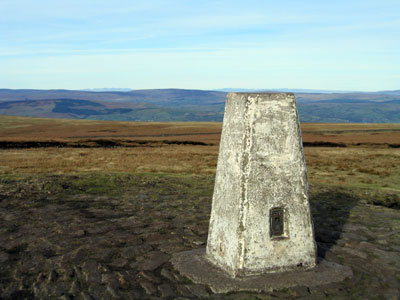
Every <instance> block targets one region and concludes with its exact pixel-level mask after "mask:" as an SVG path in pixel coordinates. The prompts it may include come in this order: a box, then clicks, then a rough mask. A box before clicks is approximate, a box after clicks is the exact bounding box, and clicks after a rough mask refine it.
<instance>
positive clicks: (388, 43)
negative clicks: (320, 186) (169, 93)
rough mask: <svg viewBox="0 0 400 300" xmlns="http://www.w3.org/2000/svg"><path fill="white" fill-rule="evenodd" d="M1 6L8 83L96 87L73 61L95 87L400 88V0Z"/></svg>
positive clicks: (0, 52) (2, 70) (1, 51)
mask: <svg viewBox="0 0 400 300" xmlns="http://www.w3.org/2000/svg"><path fill="white" fill-rule="evenodd" d="M0 11H2V18H1V19H0V65H1V67H0V84H1V85H3V84H5V83H7V85H8V86H10V87H24V86H28V85H29V86H31V87H33V86H32V85H34V84H39V81H40V85H41V86H42V87H45V82H48V86H52V87H55V85H57V82H58V84H59V86H58V87H63V85H65V82H70V83H71V87H73V86H74V84H75V85H76V88H81V87H87V86H89V84H88V83H86V82H84V81H83V79H82V78H80V79H78V78H74V75H73V73H74V72H73V68H75V72H76V73H77V74H86V75H85V76H89V75H90V76H89V77H90V78H93V79H92V80H93V82H97V83H98V85H95V86H93V87H96V86H109V85H110V84H109V83H108V81H110V80H116V81H118V80H119V81H120V82H123V81H124V80H128V81H129V78H131V79H132V78H135V80H131V81H129V82H132V84H130V85H126V84H122V83H121V86H128V87H137V88H140V87H151V85H154V86H160V85H164V84H174V86H179V84H178V83H182V85H181V87H188V86H192V87H194V86H195V85H199V86H201V87H206V86H207V85H213V84H215V85H216V87H221V86H234V84H233V83H232V84H224V82H225V81H229V80H231V81H232V82H236V81H239V79H240V80H241V83H240V82H238V85H237V86H240V87H261V86H265V85H262V84H261V85H260V82H259V81H262V82H265V84H266V85H267V86H265V88H268V87H271V88H273V87H274V86H273V85H275V84H277V85H275V86H280V87H285V86H288V87H289V85H290V87H304V88H331V86H332V88H333V86H334V88H335V89H342V88H343V87H341V86H340V85H341V84H343V83H344V79H345V81H346V84H353V85H354V88H352V87H350V89H362V88H361V85H363V86H365V87H366V88H371V83H367V82H366V79H365V78H367V77H368V76H369V77H368V78H371V81H374V83H373V84H375V85H376V87H377V88H376V89H390V88H399V87H398V86H396V84H397V83H395V81H394V78H396V80H397V79H398V76H397V75H396V74H397V73H396V71H395V70H396V69H397V70H398V69H399V67H400V61H399V57H400V50H399V49H400V39H398V38H397V37H398V36H400V21H399V20H400V3H399V2H398V1H397V0H396V1H392V0H382V1H380V2H379V3H378V2H377V1H372V0H365V1H360V0H347V1H344V0H339V1H330V2H326V1H320V2H315V1H312V0H304V1H295V0H284V1H259V0H258V1H257V0H249V1H246V3H244V2H243V1H236V0H231V1H227V0H220V1H215V0H214V1H209V0H205V1H196V2H195V1H184V0H168V1H161V0H159V1H156V0H149V1H131V0H115V1H112V2H110V1H106V0H99V1H88V0H80V1H78V0H70V1H50V0H36V1H32V0H18V1H15V0H13V1H10V0H2V1H0ZM200 62H201V63H200ZM96 64H98V66H96ZM128 66H129V68H128ZM140 66H141V67H140ZM129 70H131V71H132V72H138V70H139V71H140V73H141V74H142V77H141V78H138V77H136V73H135V74H130V73H129ZM165 70H168V71H165ZM235 70H241V71H243V72H245V75H243V74H242V75H233V73H232V72H234V71H235ZM374 70H375V73H374ZM91 72H92V73H91ZM149 72H151V73H149ZM166 72H168V76H167V77H168V78H165V77H163V76H159V74H164V73H166ZM207 72H209V73H210V74H208V75H204V74H206V73H207ZM246 72H247V73H246ZM366 72H370V73H371V74H365V73H366ZM211 73H212V74H218V76H215V78H214V77H213V76H212V75H211ZM272 73H274V74H275V75H274V76H272V75H271V74H272ZM9 74H12V76H8V75H9ZM33 74H35V75H36V76H35V78H37V79H35V80H33V79H32V77H33V76H32V75H33ZM52 74H53V75H54V74H58V75H57V76H52ZM62 74H63V75H62ZM187 74H190V76H187ZM253 75H254V76H253ZM68 76H69V77H68ZM349 76H352V77H349ZM78 77H79V76H78ZM300 77H301V78H300ZM57 78H63V80H60V81H57V80H58V79H57ZM68 78H69V79H68ZM127 78H128V79H127ZM323 78H325V79H326V80H322V79H323ZM359 78H364V79H363V80H360V79H359ZM67 79H68V80H67ZM145 79H146V80H147V81H146V80H145ZM328 79H329V80H328ZM392 79H393V80H392ZM88 80H89V79H88ZM279 80H280V81H279ZM139 84H142V85H143V86H139ZM183 84H186V85H183ZM296 84H298V85H299V84H302V85H304V84H307V86H298V85H297V86H295V85H296ZM310 84H311V85H310ZM113 85H114V86H118V82H116V83H113ZM149 85H150V86H149ZM379 85H382V88H379ZM3 86H4V85H3Z"/></svg>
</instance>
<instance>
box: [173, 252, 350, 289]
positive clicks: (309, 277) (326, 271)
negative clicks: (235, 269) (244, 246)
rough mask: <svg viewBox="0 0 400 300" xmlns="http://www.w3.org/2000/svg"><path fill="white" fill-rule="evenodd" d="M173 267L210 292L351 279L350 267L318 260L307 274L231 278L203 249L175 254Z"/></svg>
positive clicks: (309, 284)
mask: <svg viewBox="0 0 400 300" xmlns="http://www.w3.org/2000/svg"><path fill="white" fill-rule="evenodd" d="M171 262H172V264H173V265H174V267H175V268H176V269H177V270H178V271H179V272H180V273H181V274H182V275H184V276H186V277H188V278H189V279H190V280H192V281H193V282H195V283H199V284H205V285H208V286H210V288H211V290H212V291H213V292H214V293H228V292H234V291H252V292H271V291H273V290H279V289H284V288H290V287H296V286H307V287H310V286H318V285H323V284H328V283H332V282H340V281H342V280H344V279H346V278H351V277H352V276H353V272H352V270H351V268H350V267H347V266H342V265H339V264H336V263H333V262H328V261H326V260H322V261H321V262H319V263H318V265H317V267H315V268H313V269H311V270H307V271H293V272H282V273H266V274H262V275H254V276H247V277H243V278H240V277H236V278H232V277H230V276H229V275H228V274H227V273H225V272H224V271H222V270H221V269H220V268H218V267H216V266H215V265H214V264H212V263H211V262H210V261H209V260H208V259H207V258H206V252H205V249H204V248H203V249H195V250H190V251H185V252H181V253H176V254H174V255H173V256H172V259H171Z"/></svg>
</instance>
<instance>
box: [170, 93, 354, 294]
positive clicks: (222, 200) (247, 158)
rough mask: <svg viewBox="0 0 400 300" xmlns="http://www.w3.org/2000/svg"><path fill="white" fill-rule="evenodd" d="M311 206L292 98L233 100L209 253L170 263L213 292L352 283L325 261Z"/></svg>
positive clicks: (347, 273)
mask: <svg viewBox="0 0 400 300" xmlns="http://www.w3.org/2000/svg"><path fill="white" fill-rule="evenodd" d="M316 262H317V261H316V244H315V240H314V233H313V224H312V220H311V214H310V206H309V201H308V183H307V169H306V165H305V159H304V152H303V144H302V139H301V131H300V125H299V118H298V114H297V107H296V98H295V96H294V95H293V94H292V93H230V94H228V97H227V102H226V106H225V116H224V123H223V129H222V136H221V144H220V150H219V157H218V166H217V173H216V179H215V187H214V195H213V202H212V210H211V218H210V227H209V232H208V242H207V248H206V251H204V249H199V250H193V251H187V252H183V253H178V254H176V255H175V256H174V257H173V259H172V263H173V264H174V265H175V267H176V268H177V269H178V270H179V271H180V272H181V273H182V274H183V275H186V276H187V277H189V278H190V279H191V280H193V281H195V282H198V283H203V284H208V285H210V287H211V289H212V290H213V291H214V292H229V291H239V290H250V291H268V290H271V289H279V288H286V287H291V286H298V285H303V286H315V285H319V284H326V283H329V282H333V281H335V282H337V281H341V280H343V279H344V278H346V277H351V276H352V272H351V269H350V268H348V267H344V266H341V265H338V264H334V263H329V262H326V261H322V262H321V263H319V264H318V266H316Z"/></svg>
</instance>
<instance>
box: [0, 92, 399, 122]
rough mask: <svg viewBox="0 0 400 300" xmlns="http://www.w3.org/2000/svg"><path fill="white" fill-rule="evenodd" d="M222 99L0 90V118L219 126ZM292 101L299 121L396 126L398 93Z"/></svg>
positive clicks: (305, 95) (221, 95)
mask: <svg viewBox="0 0 400 300" xmlns="http://www.w3.org/2000/svg"><path fill="white" fill-rule="evenodd" d="M226 94H227V93H226V92H224V91H201V90H183V89H160V90H133V91H108V92H93V91H70V90H9V89H0V114H2V115H16V116H27V117H44V118H70V119H71V118H72V119H88V120H113V121H153V122H154V121H157V122H171V121H175V122H178V121H185V122H188V121H189V122H190V121H202V122H221V121H222V118H223V110H224V105H225V99H226ZM296 97H297V100H298V109H299V115H300V120H301V121H302V122H319V123H321V122H322V123H397V122H400V91H382V92H377V93H359V92H354V93H321V92H319V93H310V92H296Z"/></svg>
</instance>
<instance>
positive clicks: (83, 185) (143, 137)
mask: <svg viewBox="0 0 400 300" xmlns="http://www.w3.org/2000/svg"><path fill="white" fill-rule="evenodd" d="M302 132H303V144H304V146H305V148H304V149H305V156H306V161H307V167H308V177H309V183H310V203H311V211H312V217H313V222H314V227H315V238H316V241H317V247H318V257H319V259H326V260H328V261H332V262H336V263H340V264H344V265H347V266H350V267H351V268H352V270H353V273H354V275H353V277H351V278H347V279H346V280H345V281H343V282H341V283H332V284H328V285H323V286H319V287H314V286H308V287H295V288H289V289H284V290H271V291H270V292H268V293H258V292H255V291H254V292H238V293H229V294H214V293H213V292H212V291H211V290H210V289H209V288H208V287H206V286H203V285H199V284H195V283H193V282H191V281H189V280H187V279H186V278H184V277H182V276H181V275H180V274H179V273H178V272H177V271H176V270H175V269H174V268H173V266H172V265H171V263H170V262H169V259H170V258H171V255H172V254H173V253H176V252H179V251H184V250H190V249H195V248H199V247H204V246H205V244H206V242H207V232H208V222H209V216H210V209H211V199H212V191H213V185H214V176H215V169H216V163H217V157H218V146H219V139H220V133H221V123H216V122H204V123H196V122H184V123H179V122H175V123H150V122H107V121H89V120H68V119H41V118H26V117H10V116H0V299H7V300H8V299H85V300H86V299H198V298H209V299H236V300H240V299H241V300H243V299H260V300H261V299H303V300H305V299H398V298H399V297H400V235H399V232H400V189H399V185H398V183H399V182H400V165H399V163H398V162H399V159H400V125H399V124H335V123H330V124H316V123H303V124H302Z"/></svg>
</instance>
